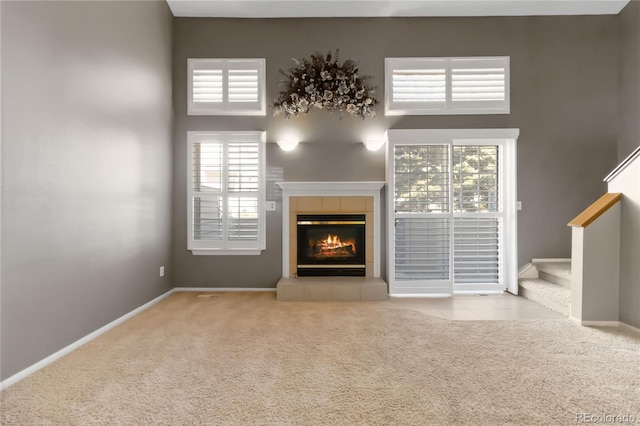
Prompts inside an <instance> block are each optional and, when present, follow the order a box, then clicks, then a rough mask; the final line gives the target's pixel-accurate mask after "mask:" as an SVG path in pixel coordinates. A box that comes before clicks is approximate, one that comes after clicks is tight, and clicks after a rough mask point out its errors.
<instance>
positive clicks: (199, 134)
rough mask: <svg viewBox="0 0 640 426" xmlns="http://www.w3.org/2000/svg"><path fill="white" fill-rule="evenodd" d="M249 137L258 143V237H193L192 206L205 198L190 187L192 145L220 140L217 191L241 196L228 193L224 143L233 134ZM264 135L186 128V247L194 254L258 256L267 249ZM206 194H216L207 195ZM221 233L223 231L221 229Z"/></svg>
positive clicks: (225, 221) (226, 158)
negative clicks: (219, 184)
mask: <svg viewBox="0 0 640 426" xmlns="http://www.w3.org/2000/svg"><path fill="white" fill-rule="evenodd" d="M238 135H242V136H248V137H250V138H253V139H254V140H255V142H257V144H258V191H257V203H258V236H257V239H256V240H251V241H232V240H229V238H228V235H223V237H222V239H220V240H196V239H194V237H193V230H194V209H193V200H194V198H195V197H201V198H202V197H203V195H204V198H206V197H207V194H206V193H205V194H203V193H202V192H199V191H195V190H194V189H193V176H194V171H195V167H194V163H195V161H194V159H195V158H194V154H193V153H194V145H195V144H197V143H201V142H212V141H216V142H220V143H222V144H223V153H225V155H226V157H225V156H223V159H222V163H223V165H222V169H221V179H222V180H221V181H222V188H221V190H220V194H222V195H221V196H222V197H226V198H228V197H229V194H232V195H241V194H242V193H229V191H228V184H225V182H227V183H228V182H229V170H228V167H225V166H224V165H225V164H227V161H228V149H227V148H225V147H224V145H228V144H229V143H230V142H234V141H230V140H229V139H230V137H233V136H238ZM265 135H266V132H264V131H242V130H239V131H188V132H187V249H188V250H190V251H191V252H192V253H193V254H194V255H260V254H261V252H262V251H263V250H266V226H265V221H266V187H265V181H266V179H265V175H266V171H265V170H266V169H265V167H266V162H265ZM208 196H210V197H213V196H218V195H214V194H209V195H208ZM227 208H228V207H227V204H226V203H225V204H224V210H223V212H222V221H223V223H228V220H229V217H228V216H229V215H228V210H227ZM227 228H228V227H227V226H224V225H223V230H224V229H227ZM223 232H224V231H223Z"/></svg>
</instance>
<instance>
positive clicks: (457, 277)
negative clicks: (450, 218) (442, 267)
mask: <svg viewBox="0 0 640 426" xmlns="http://www.w3.org/2000/svg"><path fill="white" fill-rule="evenodd" d="M453 229H454V233H453V241H454V244H453V253H454V255H453V258H454V259H453V279H454V283H456V284H464V283H497V282H499V279H500V231H501V223H500V220H499V219H498V218H461V217H457V218H455V219H454V226H453Z"/></svg>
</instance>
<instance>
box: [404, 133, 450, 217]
mask: <svg viewBox="0 0 640 426" xmlns="http://www.w3.org/2000/svg"><path fill="white" fill-rule="evenodd" d="M394 160H395V167H394V179H395V187H394V192H395V194H394V197H395V199H394V202H395V211H396V212H398V213H399V212H404V213H442V212H448V211H449V147H448V146H447V145H396V146H395V150H394Z"/></svg>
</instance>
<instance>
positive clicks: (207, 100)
mask: <svg viewBox="0 0 640 426" xmlns="http://www.w3.org/2000/svg"><path fill="white" fill-rule="evenodd" d="M187 72H188V87H187V91H188V114H189V115H265V114H266V103H265V93H264V92H265V60H264V59H197V58H189V59H188V60H187Z"/></svg>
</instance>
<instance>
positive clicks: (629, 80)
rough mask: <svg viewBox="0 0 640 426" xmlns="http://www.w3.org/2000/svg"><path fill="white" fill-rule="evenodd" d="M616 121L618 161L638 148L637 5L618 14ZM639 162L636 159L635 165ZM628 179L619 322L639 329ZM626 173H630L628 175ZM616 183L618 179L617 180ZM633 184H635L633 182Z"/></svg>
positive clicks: (636, 246) (639, 270)
mask: <svg viewBox="0 0 640 426" xmlns="http://www.w3.org/2000/svg"><path fill="white" fill-rule="evenodd" d="M620 20H621V25H620V28H621V31H620V37H621V39H620V104H619V105H620V121H619V123H620V124H619V129H620V130H619V133H618V160H620V161H621V160H623V159H624V158H625V157H626V156H627V155H629V154H630V153H631V152H632V151H633V150H634V149H635V148H636V147H638V146H640V120H639V119H638V118H639V117H640V2H637V1H631V2H630V3H629V4H628V5H627V6H626V7H625V8H624V9H623V11H622V13H621V14H620ZM639 161H640V160H636V163H638V162H639ZM638 167H640V166H638V164H635V165H634V166H633V169H634V170H636V174H635V175H634V176H633V177H632V178H631V179H628V178H627V181H629V182H628V183H627V185H626V187H625V190H626V192H625V197H624V198H623V200H622V206H621V220H622V233H621V235H620V306H619V308H620V321H623V322H625V323H627V324H630V325H633V326H634V327H638V328H640V265H639V264H638V253H640V183H639V182H640V174H639V173H638V172H637V169H638ZM629 173H630V172H629ZM618 180H620V178H618ZM633 182H635V183H633Z"/></svg>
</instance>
